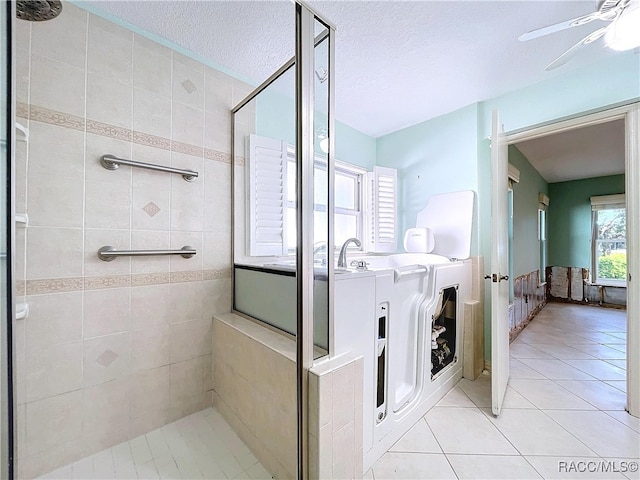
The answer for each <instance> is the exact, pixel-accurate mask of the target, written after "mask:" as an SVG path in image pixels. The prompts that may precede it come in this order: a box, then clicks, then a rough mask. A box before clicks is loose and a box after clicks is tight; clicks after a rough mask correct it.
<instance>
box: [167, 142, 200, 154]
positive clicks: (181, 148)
mask: <svg viewBox="0 0 640 480" xmlns="http://www.w3.org/2000/svg"><path fill="white" fill-rule="evenodd" d="M171 151H172V152H178V153H185V154H187V155H193V156H194V157H200V158H202V156H203V155H204V152H203V149H202V147H198V146H197V145H191V144H189V143H182V142H175V141H172V142H171Z"/></svg>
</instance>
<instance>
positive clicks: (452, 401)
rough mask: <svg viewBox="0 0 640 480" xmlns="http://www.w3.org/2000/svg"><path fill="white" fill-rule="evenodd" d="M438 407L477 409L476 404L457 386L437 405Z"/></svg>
mask: <svg viewBox="0 0 640 480" xmlns="http://www.w3.org/2000/svg"><path fill="white" fill-rule="evenodd" d="M436 405H437V406H438V407H475V406H476V405H475V403H473V401H471V399H470V398H469V397H468V396H467V394H466V393H464V390H462V388H460V386H459V385H456V386H455V387H453V388H452V389H451V390H449V393H447V394H446V395H445V396H444V397H442V400H440V401H439V402H438V403H437V404H436Z"/></svg>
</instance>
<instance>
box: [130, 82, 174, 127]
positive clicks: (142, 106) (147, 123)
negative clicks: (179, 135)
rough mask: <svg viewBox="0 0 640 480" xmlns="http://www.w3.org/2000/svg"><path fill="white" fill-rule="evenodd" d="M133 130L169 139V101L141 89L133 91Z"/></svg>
mask: <svg viewBox="0 0 640 480" xmlns="http://www.w3.org/2000/svg"><path fill="white" fill-rule="evenodd" d="M133 129H134V130H135V131H137V132H144V133H148V134H151V135H157V136H159V137H163V138H171V100H170V99H169V98H167V97H165V96H162V95H158V94H156V93H153V92H150V91H148V90H144V89H142V88H136V89H134V91H133Z"/></svg>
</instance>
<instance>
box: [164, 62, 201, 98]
mask: <svg viewBox="0 0 640 480" xmlns="http://www.w3.org/2000/svg"><path fill="white" fill-rule="evenodd" d="M172 94H173V95H172V100H173V101H174V102H180V103H184V104H186V105H190V106H192V107H195V108H197V109H200V110H202V109H204V96H205V86H204V71H203V68H202V66H200V68H198V69H193V68H190V67H188V66H187V65H184V64H183V63H181V62H179V61H175V59H174V62H173V88H172Z"/></svg>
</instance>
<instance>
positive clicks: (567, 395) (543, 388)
mask: <svg viewBox="0 0 640 480" xmlns="http://www.w3.org/2000/svg"><path fill="white" fill-rule="evenodd" d="M509 385H510V386H511V388H513V389H514V390H516V391H517V392H518V393H520V394H521V395H522V396H524V397H525V398H526V399H527V400H529V401H530V402H531V403H533V404H534V405H535V406H536V407H537V408H541V409H545V408H557V409H567V410H595V407H594V406H593V405H591V404H590V403H587V402H585V401H584V400H583V399H581V398H580V397H578V396H577V395H574V394H573V393H571V392H570V391H568V390H566V389H565V388H563V387H561V386H560V385H558V384H557V383H555V382H553V381H552V380H528V379H521V378H512V379H511V380H510V381H509Z"/></svg>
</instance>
